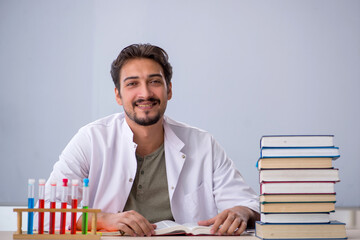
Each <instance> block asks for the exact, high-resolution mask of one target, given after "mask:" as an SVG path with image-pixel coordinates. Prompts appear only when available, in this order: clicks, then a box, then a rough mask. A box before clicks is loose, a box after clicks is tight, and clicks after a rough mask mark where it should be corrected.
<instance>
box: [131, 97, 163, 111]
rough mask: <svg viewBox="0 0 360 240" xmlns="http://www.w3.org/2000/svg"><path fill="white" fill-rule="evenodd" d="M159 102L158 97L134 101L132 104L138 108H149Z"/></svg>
mask: <svg viewBox="0 0 360 240" xmlns="http://www.w3.org/2000/svg"><path fill="white" fill-rule="evenodd" d="M157 104H160V100H158V99H150V100H138V101H136V102H135V103H134V106H136V107H138V108H140V109H145V110H146V109H151V108H152V107H153V106H155V105H157Z"/></svg>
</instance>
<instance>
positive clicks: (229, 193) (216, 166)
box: [212, 139, 259, 212]
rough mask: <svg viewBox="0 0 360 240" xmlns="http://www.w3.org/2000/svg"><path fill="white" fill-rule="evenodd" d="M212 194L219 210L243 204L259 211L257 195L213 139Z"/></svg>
mask: <svg viewBox="0 0 360 240" xmlns="http://www.w3.org/2000/svg"><path fill="white" fill-rule="evenodd" d="M212 151H213V153H212V155H213V194H214V198H215V202H216V205H217V208H218V211H219V212H222V211H224V210H225V209H228V208H232V207H234V206H245V207H248V208H250V209H252V210H254V211H256V212H259V201H258V195H257V194H256V193H255V191H254V190H253V189H252V188H251V187H250V186H248V185H247V184H246V183H245V181H244V179H243V177H242V176H241V174H240V172H239V171H238V170H237V169H236V167H235V165H234V163H233V161H232V160H231V159H229V158H228V157H227V155H226V153H225V151H224V149H223V148H222V147H221V146H220V145H219V144H218V143H217V142H216V141H215V140H214V139H213V140H212Z"/></svg>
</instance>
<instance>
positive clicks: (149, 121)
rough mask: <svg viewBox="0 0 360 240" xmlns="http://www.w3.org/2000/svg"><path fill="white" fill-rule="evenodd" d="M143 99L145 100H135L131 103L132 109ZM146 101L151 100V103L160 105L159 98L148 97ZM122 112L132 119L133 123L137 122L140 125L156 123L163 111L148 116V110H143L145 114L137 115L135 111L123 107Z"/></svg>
mask: <svg viewBox="0 0 360 240" xmlns="http://www.w3.org/2000/svg"><path fill="white" fill-rule="evenodd" d="M143 101H145V100H137V101H135V102H134V103H133V104H132V107H133V109H135V107H136V105H137V104H140V103H141V102H143ZM147 101H151V102H153V104H159V105H160V100H159V99H155V98H150V99H148V100H147ZM124 112H125V114H126V115H127V116H128V117H129V118H130V119H131V120H132V121H134V122H135V123H137V124H139V125H141V126H151V125H153V124H155V123H157V122H158V121H159V120H160V118H161V117H162V116H163V114H164V112H161V111H158V112H157V113H156V115H155V116H152V117H150V116H148V114H149V112H150V111H145V112H144V113H145V115H146V116H145V117H138V116H137V114H136V112H135V111H132V112H130V111H127V110H126V109H125V108H124Z"/></svg>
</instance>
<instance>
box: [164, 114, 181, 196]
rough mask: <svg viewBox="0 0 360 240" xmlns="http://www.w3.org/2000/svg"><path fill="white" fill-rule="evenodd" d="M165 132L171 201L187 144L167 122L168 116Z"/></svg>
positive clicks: (167, 173)
mask: <svg viewBox="0 0 360 240" xmlns="http://www.w3.org/2000/svg"><path fill="white" fill-rule="evenodd" d="M164 132H165V134H164V135H165V136H164V139H165V144H164V148H165V163H166V175H167V180H168V190H169V197H170V202H171V200H172V197H173V195H174V192H175V190H176V186H177V183H178V180H179V176H180V173H181V170H182V168H183V165H184V162H185V159H186V155H185V154H184V153H182V152H181V149H182V148H183V147H184V145H185V144H184V143H183V142H182V141H181V140H180V139H179V138H178V137H177V136H176V134H175V133H174V131H173V130H172V129H171V127H170V125H169V124H168V123H167V122H166V118H164Z"/></svg>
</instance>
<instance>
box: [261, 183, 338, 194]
mask: <svg viewBox="0 0 360 240" xmlns="http://www.w3.org/2000/svg"><path fill="white" fill-rule="evenodd" d="M301 193H304V194H308V193H319V194H332V193H335V182H262V183H260V194H301Z"/></svg>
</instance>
